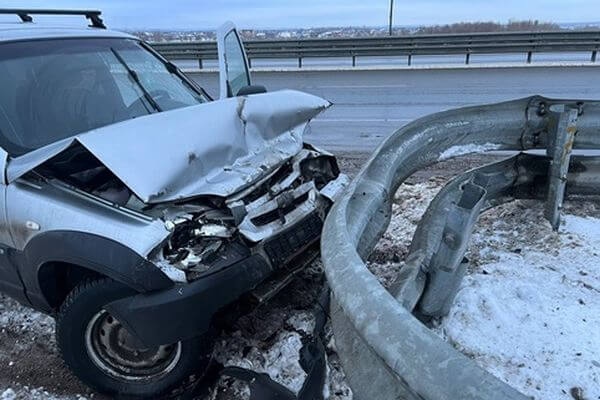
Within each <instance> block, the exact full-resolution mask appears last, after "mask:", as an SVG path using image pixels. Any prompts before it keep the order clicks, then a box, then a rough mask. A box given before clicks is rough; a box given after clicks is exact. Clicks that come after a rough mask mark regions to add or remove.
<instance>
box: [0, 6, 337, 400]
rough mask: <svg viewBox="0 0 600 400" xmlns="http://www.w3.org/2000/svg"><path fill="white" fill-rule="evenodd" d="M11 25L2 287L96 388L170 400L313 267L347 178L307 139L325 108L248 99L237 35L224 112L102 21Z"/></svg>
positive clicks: (4, 37) (283, 94)
mask: <svg viewBox="0 0 600 400" xmlns="http://www.w3.org/2000/svg"><path fill="white" fill-rule="evenodd" d="M0 13H3V14H9V13H12V14H16V15H18V16H19V17H21V19H22V21H23V22H19V23H6V24H0V88H1V89H0V169H1V170H2V175H1V177H0V191H1V192H2V193H1V196H0V204H1V207H2V212H1V213H0V290H1V291H2V292H4V293H6V294H8V295H10V296H12V297H15V298H16V299H18V300H19V301H21V302H22V303H24V304H27V305H29V306H31V307H33V308H35V309H37V310H41V311H43V312H46V313H49V314H52V315H54V316H55V317H56V321H57V328H56V337H57V343H58V346H59V348H60V351H61V352H62V355H63V357H64V360H65V362H66V364H67V365H68V366H69V367H70V368H71V369H72V371H73V372H74V373H75V374H76V375H77V376H78V377H79V378H80V379H81V380H82V381H84V382H85V383H87V384H88V385H89V386H91V387H93V388H95V389H96V390H98V391H101V392H104V393H108V394H112V395H114V394H120V395H127V396H134V397H135V396H137V397H146V396H158V395H160V394H162V393H166V392H169V391H170V390H172V389H173V388H174V387H176V386H177V385H179V384H180V383H181V382H182V381H183V380H185V379H186V378H188V377H189V376H190V375H192V374H194V373H198V371H199V370H201V369H202V368H203V367H205V365H206V364H207V359H208V358H209V354H210V351H211V345H210V340H209V339H208V335H207V332H209V331H210V330H211V327H212V326H213V324H214V320H215V318H217V317H219V316H220V314H222V313H224V312H225V313H227V312H229V311H228V310H230V309H234V308H236V307H233V306H232V305H234V304H236V302H239V300H240V299H244V300H247V301H248V302H251V301H254V302H255V303H254V304H256V303H260V302H263V301H265V300H267V299H268V298H269V297H270V296H272V295H273V294H275V293H277V292H278V291H279V290H280V289H282V288H283V287H285V285H286V283H287V282H289V281H290V279H291V277H292V276H293V275H294V274H295V273H296V272H297V271H299V270H300V269H301V268H302V267H303V266H305V265H306V264H307V263H309V262H310V261H312V260H313V259H314V257H315V256H316V255H317V254H318V239H319V236H320V231H321V225H322V221H323V219H324V217H325V215H326V213H327V211H328V209H329V207H330V206H331V204H332V201H334V199H335V198H336V196H337V195H338V193H339V192H340V191H341V190H342V189H343V186H344V185H345V182H346V178H345V176H344V175H341V174H340V173H339V170H338V166H337V163H336V160H335V158H334V157H333V156H332V155H330V154H328V153H325V152H323V151H321V150H318V149H316V148H314V147H312V146H310V145H308V144H306V143H304V142H303V133H304V131H305V129H306V127H307V124H308V121H309V120H310V119H311V118H313V117H314V116H316V115H317V114H318V113H320V112H321V111H323V110H324V109H325V108H327V107H328V106H329V103H328V102H327V101H325V100H323V99H320V98H318V97H315V96H312V95H309V94H305V93H300V92H296V91H280V92H274V93H266V92H265V90H264V88H262V87H258V86H252V85H251V80H250V74H249V71H248V62H247V60H246V57H245V54H244V49H243V46H242V44H241V41H240V39H239V37H238V34H237V33H236V31H235V29H234V28H233V26H232V25H230V24H228V25H225V26H224V27H223V28H222V29H221V30H220V31H219V34H218V52H219V59H220V82H221V89H220V90H221V98H220V99H219V100H215V101H213V100H212V99H211V98H210V97H209V96H208V95H207V94H206V93H205V92H204V91H203V90H202V89H201V88H200V87H198V86H197V84H196V83H195V82H194V81H192V80H190V79H188V78H187V77H186V76H185V75H183V74H182V73H181V72H180V71H179V70H178V69H177V68H176V67H175V66H174V65H173V64H172V63H170V62H168V61H167V60H165V59H164V58H162V57H161V56H160V55H158V54H157V53H156V52H155V51H153V50H152V49H151V48H150V47H149V46H148V45H147V44H145V43H143V42H141V41H140V40H138V39H136V38H135V37H132V36H129V35H126V34H123V33H118V32H114V31H109V30H107V29H105V27H104V25H103V23H102V20H101V19H100V14H99V12H95V11H82V12H74V11H66V12H62V13H67V14H82V15H85V16H86V17H87V18H88V19H89V20H90V21H91V26H90V27H88V28H81V29H75V28H56V27H43V26H38V25H35V24H34V23H33V22H32V17H31V15H32V14H36V13H37V14H40V13H59V12H56V11H48V10H44V11H37V12H36V11H27V10H1V11H0ZM226 306H227V307H226Z"/></svg>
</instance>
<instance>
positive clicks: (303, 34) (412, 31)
mask: <svg viewBox="0 0 600 400" xmlns="http://www.w3.org/2000/svg"><path fill="white" fill-rule="evenodd" d="M576 29H598V26H595V25H593V26H587V27H584V26H582V27H580V28H576ZM558 30H561V27H560V25H558V24H555V23H553V22H544V21H538V20H528V21H509V22H507V23H505V24H503V23H498V22H492V21H489V22H459V23H456V24H448V25H431V26H419V27H395V28H394V32H393V33H394V35H419V34H444V33H448V34H453V33H481V32H516V31H524V32H531V31H533V32H537V31H558ZM240 33H241V35H242V37H243V39H244V40H265V39H290V38H302V39H309V38H345V37H354V38H357V37H376V36H387V35H388V28H387V27H384V26H380V27H356V26H348V27H318V28H290V29H243V30H241V32H240ZM133 34H134V35H136V36H138V37H141V38H142V39H144V40H147V41H150V42H165V41H177V42H189V41H205V40H215V33H214V31H213V30H195V31H194V30H192V31H190V30H185V31H177V30H172V31H167V30H162V31H158V30H152V29H150V30H147V31H143V32H140V31H137V32H133Z"/></svg>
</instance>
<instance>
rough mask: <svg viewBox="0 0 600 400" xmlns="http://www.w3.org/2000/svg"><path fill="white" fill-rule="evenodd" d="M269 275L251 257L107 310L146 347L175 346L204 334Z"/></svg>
mask: <svg viewBox="0 0 600 400" xmlns="http://www.w3.org/2000/svg"><path fill="white" fill-rule="evenodd" d="M272 272H273V270H272V269H271V267H270V266H269V264H268V263H267V262H266V261H265V260H264V259H263V258H262V257H261V256H258V255H253V256H251V257H249V258H246V259H244V260H242V261H240V262H238V263H235V264H233V265H231V266H230V267H228V268H225V269H222V270H220V271H218V272H215V273H214V274H212V275H209V276H206V277H204V278H202V279H200V280H198V281H195V282H192V283H189V284H181V285H176V286H174V287H173V288H171V289H168V290H164V291H160V292H155V293H144V294H138V295H135V296H131V297H127V298H124V299H121V300H118V301H115V302H113V303H110V304H108V305H107V306H106V310H107V311H108V312H110V313H111V314H112V315H113V316H114V317H115V318H117V319H118V320H119V322H121V323H122V324H123V325H124V326H125V327H126V328H127V329H128V330H129V331H130V332H131V333H132V334H134V335H135V336H137V338H138V339H139V340H141V341H142V343H144V344H145V345H146V346H149V347H150V346H158V345H161V344H168V343H175V342H177V341H179V340H185V339H190V338H192V337H195V336H199V335H201V334H202V333H204V332H206V331H207V330H208V328H209V326H210V322H211V318H212V316H213V315H214V314H215V313H216V312H217V311H218V310H219V309H221V308H222V307H224V306H226V305H227V304H230V303H231V302H233V301H235V300H237V299H238V298H239V297H240V296H241V295H243V294H244V293H246V292H248V291H249V290H251V289H253V288H254V287H256V286H257V285H258V284H260V283H261V282H262V281H263V280H265V279H266V278H267V277H268V276H269V275H271V273H272Z"/></svg>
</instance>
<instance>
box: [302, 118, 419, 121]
mask: <svg viewBox="0 0 600 400" xmlns="http://www.w3.org/2000/svg"><path fill="white" fill-rule="evenodd" d="M414 120H415V118H367V119H363V118H317V119H315V120H314V121H313V122H410V121H414Z"/></svg>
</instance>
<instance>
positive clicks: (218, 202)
mask: <svg viewBox="0 0 600 400" xmlns="http://www.w3.org/2000/svg"><path fill="white" fill-rule="evenodd" d="M347 181H348V178H347V177H346V176H345V175H343V174H340V172H339V168H338V165H337V162H336V160H335V158H334V157H333V156H332V155H331V154H329V153H326V152H323V151H321V150H318V149H316V148H314V147H311V146H309V145H304V147H303V148H302V150H300V152H298V153H297V154H296V155H295V156H293V157H292V158H290V159H288V160H287V161H285V162H284V163H283V164H281V165H279V166H277V167H276V168H273V169H272V170H270V171H265V174H264V175H263V178H262V179H260V180H259V181H257V182H255V183H253V184H252V185H250V186H248V187H246V188H244V189H243V190H241V191H239V192H237V193H234V194H233V195H231V196H229V197H227V198H220V197H211V196H205V197H200V198H198V199H195V200H192V201H188V202H186V203H184V204H179V205H177V204H175V205H174V204H171V205H169V206H164V207H157V208H156V209H155V210H154V212H159V213H160V214H162V217H161V218H162V219H163V220H164V221H165V226H166V228H167V229H168V230H169V231H171V234H170V235H169V237H168V239H167V240H166V241H165V242H164V243H163V244H161V246H159V247H157V249H156V250H155V251H154V252H153V253H152V254H151V255H150V260H151V261H152V262H153V263H154V264H156V265H157V266H158V267H159V268H160V269H161V270H162V271H163V272H165V274H167V275H168V276H169V277H170V278H171V279H172V280H173V281H175V282H176V284H175V286H174V287H173V288H172V289H170V290H167V291H161V292H159V293H156V294H152V293H150V294H140V295H137V296H134V297H132V298H127V299H123V300H120V301H117V302H115V303H112V304H111V305H109V310H110V312H111V314H113V315H115V316H116V317H117V318H118V319H119V320H120V321H122V322H123V323H124V324H126V325H127V326H128V328H129V329H130V330H131V331H132V332H135V333H136V334H137V336H138V337H139V338H140V339H141V340H142V341H143V342H144V343H146V344H148V345H154V344H158V343H160V344H164V343H170V342H174V341H176V340H181V339H185V338H189V337H193V336H196V335H198V334H200V333H202V332H204V331H206V330H207V329H208V327H209V326H210V323H211V319H212V317H213V315H214V314H215V313H217V312H218V311H219V310H220V309H222V308H223V307H224V306H226V305H228V304H230V303H232V302H234V301H235V300H237V299H238V298H240V296H242V295H248V298H249V299H251V300H253V301H255V302H257V303H260V302H263V301H265V300H267V299H268V298H270V297H271V296H273V295H274V294H275V293H277V292H278V291H279V290H281V289H282V288H283V287H285V285H287V283H289V282H290V281H291V279H292V278H293V276H294V275H295V274H296V273H297V272H299V271H301V270H302V268H303V267H304V266H306V265H308V264H309V263H310V262H312V261H313V260H314V258H315V257H316V256H317V255H318V243H319V239H320V235H321V229H322V225H323V221H324V219H325V217H326V215H327V212H328V210H329V208H330V207H331V205H332V204H333V201H334V200H335V198H336V197H337V196H338V195H339V194H341V191H342V190H343V189H344V187H345V186H346V184H347ZM150 327H152V328H151V329H150ZM145 328H147V329H145Z"/></svg>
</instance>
